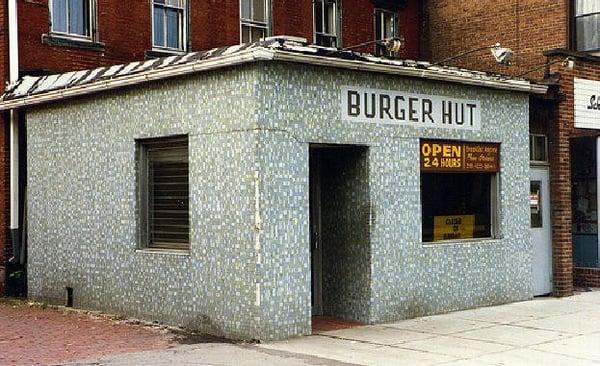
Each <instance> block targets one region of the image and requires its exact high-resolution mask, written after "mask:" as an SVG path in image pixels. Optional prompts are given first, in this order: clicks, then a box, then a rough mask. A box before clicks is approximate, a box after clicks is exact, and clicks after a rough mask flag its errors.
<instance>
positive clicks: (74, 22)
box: [69, 0, 89, 36]
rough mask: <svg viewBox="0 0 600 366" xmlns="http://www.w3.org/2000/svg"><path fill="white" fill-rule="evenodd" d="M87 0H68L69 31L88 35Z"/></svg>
mask: <svg viewBox="0 0 600 366" xmlns="http://www.w3.org/2000/svg"><path fill="white" fill-rule="evenodd" d="M87 3H88V0H69V33H72V34H78V35H82V36H86V35H88V32H87V30H88V16H89V13H88V11H87Z"/></svg>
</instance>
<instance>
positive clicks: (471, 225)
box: [433, 215, 475, 241]
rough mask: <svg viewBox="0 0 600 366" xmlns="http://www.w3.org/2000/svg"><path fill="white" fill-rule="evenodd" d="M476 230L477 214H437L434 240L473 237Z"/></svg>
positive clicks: (434, 225) (434, 220)
mask: <svg viewBox="0 0 600 366" xmlns="http://www.w3.org/2000/svg"><path fill="white" fill-rule="evenodd" d="M474 231H475V215H456V216H435V217H434V218H433V240H434V241H438V240H455V239H471V238H473V236H474Z"/></svg>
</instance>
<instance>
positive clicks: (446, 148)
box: [419, 140, 500, 173]
mask: <svg viewBox="0 0 600 366" xmlns="http://www.w3.org/2000/svg"><path fill="white" fill-rule="evenodd" d="M419 155H420V157H421V171H427V172H456V173H497V172H499V171H500V144H497V143H479V142H462V141H442V140H421V145H420V154H419Z"/></svg>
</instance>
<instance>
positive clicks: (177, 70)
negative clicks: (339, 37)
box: [0, 47, 548, 111]
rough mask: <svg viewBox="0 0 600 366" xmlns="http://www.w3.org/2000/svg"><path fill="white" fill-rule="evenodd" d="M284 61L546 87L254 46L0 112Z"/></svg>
mask: <svg viewBox="0 0 600 366" xmlns="http://www.w3.org/2000/svg"><path fill="white" fill-rule="evenodd" d="M271 60H277V61H284V62H295V63H303V64H311V65H318V66H329V67H336V68H343V69H349V70H359V71H369V72H378V73H385V74H390V75H399V76H409V77H416V78H421V79H430V80H438V81H445V82H452V83H458V84H464V85H473V86H480V87H486V88H492V89H501V90H508V91H516V92H525V93H531V94H545V93H546V92H547V90H548V86H546V85H542V84H537V83H531V82H529V81H526V80H516V79H510V78H508V77H507V78H506V79H496V80H490V79H483V78H477V77H468V76H461V75H456V74H454V75H453V74H450V73H448V72H447V70H445V71H444V70H441V71H440V70H436V69H430V68H416V67H409V66H400V65H387V64H381V63H373V62H368V61H360V60H345V59H336V58H331V57H325V56H319V55H309V54H305V53H302V54H300V53H294V52H290V51H285V50H280V49H276V48H266V47H256V48H249V49H246V50H243V51H240V52H236V53H231V54H223V55H220V56H218V57H215V58H212V59H200V60H196V61H194V62H191V63H185V64H180V65H172V66H167V67H164V68H162V69H150V70H147V71H143V72H140V73H139V74H133V75H123V76H117V77H114V78H111V79H108V80H99V81H96V82H92V83H89V84H83V85H80V86H73V87H65V88H63V89H56V90H51V91H48V92H45V93H42V94H34V95H30V96H26V97H22V98H15V99H8V100H3V101H0V111H2V110H8V109H18V108H24V107H30V106H35V105H40V104H44V103H49V102H53V101H58V100H64V99H67V98H74V97H79V96H85V95H90V94H93V93H98V92H102V91H108V90H114V89H118V88H122V87H127V86H133V85H137V84H142V83H146V82H150V81H157V80H162V79H166V78H171V77H177V76H183V75H188V74H193V73H197V72H201V71H209V70H214V69H218V68H222V67H227V66H235V65H241V64H245V63H250V62H256V61H271Z"/></svg>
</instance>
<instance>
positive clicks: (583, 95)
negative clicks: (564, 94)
mask: <svg viewBox="0 0 600 366" xmlns="http://www.w3.org/2000/svg"><path fill="white" fill-rule="evenodd" d="M573 104H574V106H575V128H591V129H600V81H596V80H587V79H577V78H575V82H574V103H573Z"/></svg>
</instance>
